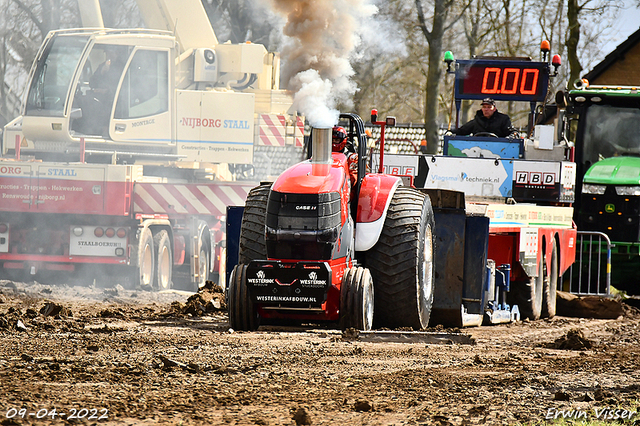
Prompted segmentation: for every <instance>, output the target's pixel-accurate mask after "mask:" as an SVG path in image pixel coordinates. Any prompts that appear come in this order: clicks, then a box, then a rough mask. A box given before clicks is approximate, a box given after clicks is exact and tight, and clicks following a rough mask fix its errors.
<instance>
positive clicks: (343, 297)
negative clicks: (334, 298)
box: [340, 267, 374, 331]
mask: <svg viewBox="0 0 640 426" xmlns="http://www.w3.org/2000/svg"><path fill="white" fill-rule="evenodd" d="M373 295H374V289H373V280H372V278H371V273H370V272H369V269H367V268H362V267H353V268H347V269H346V270H345V271H344V276H343V277H342V284H341V287H340V328H341V329H342V330H346V329H348V328H356V329H358V330H363V331H369V330H371V328H372V326H373V313H374V297H373Z"/></svg>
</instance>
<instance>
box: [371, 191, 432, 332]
mask: <svg viewBox="0 0 640 426" xmlns="http://www.w3.org/2000/svg"><path fill="white" fill-rule="evenodd" d="M425 208H428V209H431V205H430V200H429V198H428V197H427V196H426V195H424V194H422V193H421V192H419V191H416V190H415V189H412V188H408V187H399V188H397V190H396V192H395V194H394V196H393V198H392V200H391V203H390V205H389V210H388V213H387V217H386V219H385V223H384V226H383V229H382V233H381V235H380V238H379V240H378V242H377V243H376V245H375V246H374V247H373V248H372V249H371V250H370V251H369V252H368V253H367V258H366V261H367V267H368V268H369V270H370V271H371V275H372V276H373V282H374V288H375V307H374V312H375V317H374V318H375V326H376V327H388V328H397V327H412V328H414V329H420V328H421V325H420V314H419V311H418V309H419V306H418V300H417V297H416V282H415V277H416V274H417V271H416V268H417V267H418V262H417V253H418V249H419V247H420V238H422V236H421V235H420V228H421V223H420V222H421V220H422V213H423V209H425ZM427 217H428V220H429V221H430V224H431V229H432V231H433V227H434V223H433V215H431V216H427ZM427 225H428V224H425V226H427ZM431 301H432V299H431V300H430V302H429V303H431ZM429 309H430V306H429Z"/></svg>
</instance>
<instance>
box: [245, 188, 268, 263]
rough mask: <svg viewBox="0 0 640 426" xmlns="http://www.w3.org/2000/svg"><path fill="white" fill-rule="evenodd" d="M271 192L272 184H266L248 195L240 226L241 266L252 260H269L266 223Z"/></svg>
mask: <svg viewBox="0 0 640 426" xmlns="http://www.w3.org/2000/svg"><path fill="white" fill-rule="evenodd" d="M270 190H271V184H270V183H269V184H264V185H260V186H257V187H255V188H253V189H252V190H251V191H249V195H247V201H246V203H245V207H244V214H243V215H242V223H241V225H240V243H239V245H240V251H239V253H238V263H239V264H245V265H246V264H248V263H249V262H251V261H252V260H263V259H266V258H267V243H266V242H265V221H266V217H267V200H268V199H269V191H270Z"/></svg>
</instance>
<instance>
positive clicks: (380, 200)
mask: <svg viewBox="0 0 640 426" xmlns="http://www.w3.org/2000/svg"><path fill="white" fill-rule="evenodd" d="M400 183H402V179H400V178H399V177H397V176H389V175H383V174H368V175H366V176H365V178H364V180H363V181H362V187H361V188H360V199H359V200H358V214H357V217H356V251H367V250H369V249H370V248H371V247H373V246H374V245H375V244H376V242H378V238H380V233H381V232H382V226H383V225H384V220H385V218H386V217H387V210H388V209H389V204H390V203H391V199H392V198H393V194H394V193H395V192H396V188H397V187H398V186H399V185H400Z"/></svg>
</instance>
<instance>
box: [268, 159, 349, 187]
mask: <svg viewBox="0 0 640 426" xmlns="http://www.w3.org/2000/svg"><path fill="white" fill-rule="evenodd" d="M346 161H347V158H346V157H345V155H344V154H336V153H334V154H333V162H331V163H325V164H318V163H312V162H311V161H310V160H307V161H304V162H302V163H298V164H296V165H294V166H292V167H290V168H289V169H287V170H286V171H285V172H284V173H282V174H281V175H280V176H279V177H278V179H276V181H275V182H274V184H273V186H272V187H271V189H272V190H274V191H278V192H284V193H290V194H319V193H324V192H339V191H340V189H341V188H342V186H343V185H344V182H345V178H346V177H347V169H346Z"/></svg>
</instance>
